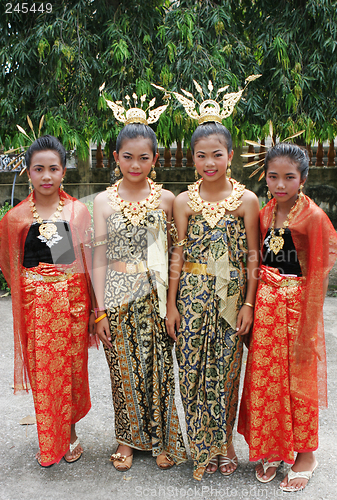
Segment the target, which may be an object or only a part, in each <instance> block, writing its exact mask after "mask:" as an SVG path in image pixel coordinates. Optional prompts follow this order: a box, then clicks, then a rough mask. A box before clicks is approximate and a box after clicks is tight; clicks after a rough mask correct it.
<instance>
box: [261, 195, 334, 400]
mask: <svg viewBox="0 0 337 500" xmlns="http://www.w3.org/2000/svg"><path fill="white" fill-rule="evenodd" d="M275 203H276V202H275V199H272V200H271V201H270V202H269V203H268V204H267V205H266V206H265V207H264V208H263V209H262V210H261V212H260V229H261V237H262V242H263V241H264V239H265V236H266V233H267V230H268V228H269V227H270V225H271V220H272V215H273V210H274V206H275ZM289 229H290V230H291V235H292V239H293V241H294V245H295V248H296V251H297V255H298V260H299V262H300V266H301V269H302V275H303V276H304V277H305V278H306V287H305V293H304V296H303V300H302V305H301V315H300V319H299V329H298V336H297V340H296V342H295V344H294V350H293V353H290V355H292V356H293V357H294V360H295V361H296V366H297V369H296V370H295V373H294V374H292V376H291V386H292V390H293V391H294V394H295V395H296V396H297V397H298V398H302V399H305V400H308V399H309V400H310V401H313V402H316V403H317V402H318V403H319V405H320V406H323V407H324V406H327V371H326V352H325V339H324V324H323V302H324V297H323V280H324V278H325V277H326V276H327V275H328V273H329V271H330V270H331V268H332V266H333V265H334V262H335V260H336V258H337V233H336V231H335V229H334V227H333V225H332V224H331V222H330V220H329V218H328V216H327V215H326V214H325V213H324V212H323V210H321V209H320V208H319V207H318V206H317V205H316V204H315V203H314V202H313V201H312V200H311V199H310V198H308V197H307V196H305V195H303V194H302V195H300V199H299V201H298V204H297V209H296V212H295V213H294V216H293V217H292V219H291V221H290V224H289ZM316 366H317V370H316ZM313 377H314V378H316V377H317V388H318V390H317V388H316V384H315V383H312V382H313Z"/></svg>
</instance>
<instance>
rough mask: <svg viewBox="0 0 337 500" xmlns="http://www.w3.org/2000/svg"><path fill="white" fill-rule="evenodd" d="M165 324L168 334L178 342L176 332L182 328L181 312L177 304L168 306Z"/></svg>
mask: <svg viewBox="0 0 337 500" xmlns="http://www.w3.org/2000/svg"><path fill="white" fill-rule="evenodd" d="M165 325H166V331H167V334H168V335H169V336H170V337H171V339H173V340H174V342H176V341H177V337H176V332H177V331H178V330H179V328H180V314H179V311H178V309H177V306H176V305H174V306H167V313H166V318H165Z"/></svg>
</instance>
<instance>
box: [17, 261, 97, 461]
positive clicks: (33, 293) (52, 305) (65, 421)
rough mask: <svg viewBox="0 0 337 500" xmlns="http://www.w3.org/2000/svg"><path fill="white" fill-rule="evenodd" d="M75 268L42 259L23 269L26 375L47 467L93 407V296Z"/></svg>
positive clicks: (82, 275)
mask: <svg viewBox="0 0 337 500" xmlns="http://www.w3.org/2000/svg"><path fill="white" fill-rule="evenodd" d="M76 267H78V266H76V263H75V264H74V263H73V264H70V265H68V266H54V265H52V264H44V263H40V264H39V265H38V266H37V267H34V268H30V269H29V270H28V269H27V270H23V277H22V300H23V302H22V308H23V317H24V322H25V331H26V336H27V349H26V352H27V364H28V374H29V380H30V385H31V388H32V392H33V396H34V405H35V413H36V422H37V431H38V437H39V445H40V452H41V464H42V465H44V466H48V465H50V464H53V463H55V462H59V460H61V458H62V457H63V455H65V453H66V452H67V450H68V448H69V443H70V430H71V429H70V426H71V424H75V423H76V422H77V421H78V420H80V419H81V418H83V417H84V416H85V415H86V414H87V413H88V411H89V410H90V394H89V382H88V368H87V365H88V319H89V311H90V299H89V295H88V293H87V283H86V280H85V276H84V274H83V273H76V271H77V269H76Z"/></svg>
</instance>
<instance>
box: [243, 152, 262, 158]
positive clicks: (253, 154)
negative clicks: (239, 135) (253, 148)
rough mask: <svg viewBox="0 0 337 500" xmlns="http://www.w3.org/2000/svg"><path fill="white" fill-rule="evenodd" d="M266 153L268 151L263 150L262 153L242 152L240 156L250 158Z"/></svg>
mask: <svg viewBox="0 0 337 500" xmlns="http://www.w3.org/2000/svg"><path fill="white" fill-rule="evenodd" d="M265 154H266V151H262V152H261V153H242V154H241V155H240V156H242V157H244V158H250V157H252V156H261V155H265Z"/></svg>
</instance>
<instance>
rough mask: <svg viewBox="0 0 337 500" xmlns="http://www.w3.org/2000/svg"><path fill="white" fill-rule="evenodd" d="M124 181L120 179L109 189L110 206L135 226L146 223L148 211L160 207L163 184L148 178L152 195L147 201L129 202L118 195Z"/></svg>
mask: <svg viewBox="0 0 337 500" xmlns="http://www.w3.org/2000/svg"><path fill="white" fill-rule="evenodd" d="M122 180H123V179H120V180H119V181H117V182H116V184H114V185H113V186H111V187H108V188H107V192H108V198H109V201H108V203H109V205H110V207H111V208H112V209H113V210H116V211H117V210H120V211H121V212H122V213H123V215H124V216H125V217H126V218H127V219H128V221H130V222H131V224H132V225H133V226H138V225H139V224H143V223H144V219H145V215H146V212H147V211H148V210H154V209H156V208H158V207H159V205H160V199H159V198H160V196H161V191H162V187H163V186H162V184H156V183H155V182H153V181H152V180H151V179H149V178H146V180H147V182H148V183H149V187H150V194H149V196H148V197H147V198H145V200H141V201H127V200H123V199H122V198H121V197H120V195H119V194H118V188H119V185H120V183H121V182H122Z"/></svg>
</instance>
